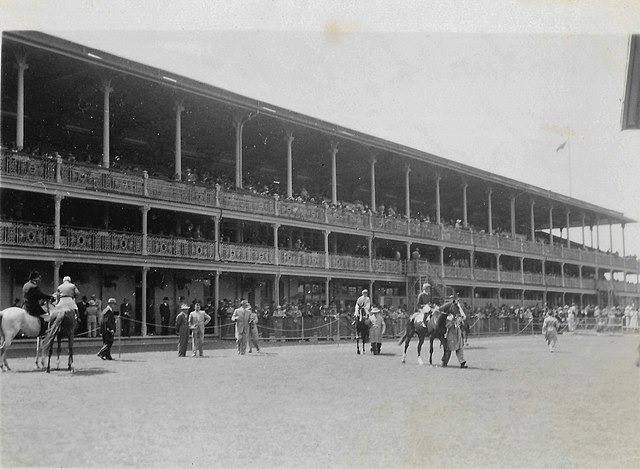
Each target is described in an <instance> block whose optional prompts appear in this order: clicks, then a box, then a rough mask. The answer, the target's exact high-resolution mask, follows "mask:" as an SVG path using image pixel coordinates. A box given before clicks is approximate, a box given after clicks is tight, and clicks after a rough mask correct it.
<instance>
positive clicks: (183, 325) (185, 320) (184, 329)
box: [176, 303, 189, 357]
mask: <svg viewBox="0 0 640 469" xmlns="http://www.w3.org/2000/svg"><path fill="white" fill-rule="evenodd" d="M176 334H177V335H178V356H179V357H186V356H187V346H188V345H189V305H187V304H185V303H182V304H181V305H180V312H179V313H178V315H177V316H176Z"/></svg>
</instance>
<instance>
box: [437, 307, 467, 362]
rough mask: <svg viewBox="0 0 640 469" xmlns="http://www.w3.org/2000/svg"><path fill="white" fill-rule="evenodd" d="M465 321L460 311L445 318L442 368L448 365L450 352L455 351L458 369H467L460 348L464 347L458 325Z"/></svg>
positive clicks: (464, 316)
mask: <svg viewBox="0 0 640 469" xmlns="http://www.w3.org/2000/svg"><path fill="white" fill-rule="evenodd" d="M465 319H467V317H466V315H465V314H464V313H463V312H462V310H460V314H459V315H458V314H455V313H453V314H449V315H448V316H447V326H446V327H447V332H446V335H445V351H444V355H443V357H442V366H443V367H446V366H447V365H449V359H450V358H451V352H452V351H454V350H455V352H456V357H457V358H458V362H459V363H460V368H467V362H466V360H465V359H464V352H463V350H462V347H463V346H464V343H463V338H462V330H461V329H460V324H461V323H462V321H464V320H465Z"/></svg>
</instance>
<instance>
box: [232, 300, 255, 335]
mask: <svg viewBox="0 0 640 469" xmlns="http://www.w3.org/2000/svg"><path fill="white" fill-rule="evenodd" d="M250 317H251V313H250V311H249V310H247V309H244V308H242V307H240V308H238V309H236V310H235V311H234V312H233V315H232V316H231V320H232V321H234V322H235V323H236V339H237V340H240V339H242V338H246V337H247V336H248V335H249V318H250Z"/></svg>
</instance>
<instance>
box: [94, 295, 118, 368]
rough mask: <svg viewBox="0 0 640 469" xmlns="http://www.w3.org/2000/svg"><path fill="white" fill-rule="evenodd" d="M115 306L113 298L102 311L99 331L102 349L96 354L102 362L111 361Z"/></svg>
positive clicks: (114, 329)
mask: <svg viewBox="0 0 640 469" xmlns="http://www.w3.org/2000/svg"><path fill="white" fill-rule="evenodd" d="M115 304H116V299H115V298H109V301H107V306H106V307H105V308H104V310H103V311H102V323H101V324H100V330H101V332H102V344H103V345H102V348H101V349H100V351H99V352H98V356H99V357H100V358H102V359H103V360H113V357H112V356H111V346H112V345H113V336H114V334H115V333H116V318H115V316H114V314H113V307H114V305H115Z"/></svg>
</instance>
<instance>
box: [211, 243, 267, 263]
mask: <svg viewBox="0 0 640 469" xmlns="http://www.w3.org/2000/svg"><path fill="white" fill-rule="evenodd" d="M275 257H276V255H275V248H272V247H266V246H254V245H251V244H238V243H220V260H223V261H230V262H246V263H249V264H274V261H275Z"/></svg>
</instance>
